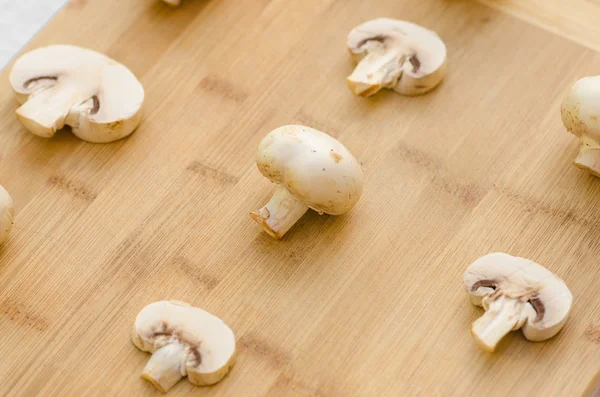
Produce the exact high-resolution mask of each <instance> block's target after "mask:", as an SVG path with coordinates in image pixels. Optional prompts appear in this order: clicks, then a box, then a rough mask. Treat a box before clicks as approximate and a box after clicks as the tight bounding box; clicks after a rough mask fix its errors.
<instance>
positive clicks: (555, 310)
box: [463, 253, 573, 341]
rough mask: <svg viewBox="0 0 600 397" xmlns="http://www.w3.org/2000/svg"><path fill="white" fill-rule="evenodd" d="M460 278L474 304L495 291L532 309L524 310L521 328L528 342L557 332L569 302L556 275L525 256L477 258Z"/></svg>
mask: <svg viewBox="0 0 600 397" xmlns="http://www.w3.org/2000/svg"><path fill="white" fill-rule="evenodd" d="M463 281H464V287H465V289H466V290H467V292H468V293H469V295H470V297H471V302H472V303H473V304H475V305H477V306H482V300H483V298H485V297H486V296H490V295H492V294H493V293H498V291H500V292H501V293H502V294H503V295H505V296H508V297H510V298H514V299H521V300H523V301H524V302H527V303H526V304H527V305H530V306H531V307H532V308H533V309H534V310H528V313H529V316H528V319H527V321H526V322H525V323H524V325H523V328H522V331H523V334H524V335H525V337H526V338H527V339H529V340H532V341H541V340H546V339H548V338H551V337H552V336H554V335H555V334H556V333H557V332H558V331H560V329H561V328H562V326H563V325H564V323H565V321H566V320H567V317H568V315H569V312H570V310H571V305H572V303H573V295H572V294H571V291H570V290H569V288H568V287H567V285H566V284H565V282H564V281H563V280H562V279H560V278H559V277H558V276H556V275H555V274H553V273H552V272H551V271H549V270H548V269H546V268H544V267H543V266H541V265H539V264H537V263H535V262H533V261H531V260H529V259H525V258H519V257H515V256H512V255H508V254H504V253H493V254H488V255H485V256H483V257H481V258H479V259H477V260H476V261H475V262H473V263H472V264H471V265H470V266H469V268H468V269H467V271H466V272H465V273H464V277H463Z"/></svg>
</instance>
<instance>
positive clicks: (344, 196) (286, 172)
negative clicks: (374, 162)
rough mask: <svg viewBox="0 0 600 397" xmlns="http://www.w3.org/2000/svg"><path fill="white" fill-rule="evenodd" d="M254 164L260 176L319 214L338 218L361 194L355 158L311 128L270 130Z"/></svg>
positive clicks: (337, 143) (261, 144) (361, 183)
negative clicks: (281, 187) (282, 186)
mask: <svg viewBox="0 0 600 397" xmlns="http://www.w3.org/2000/svg"><path fill="white" fill-rule="evenodd" d="M256 164H257V166H258V169H259V170H260V172H261V174H263V175H264V176H265V177H267V178H269V179H270V180H271V181H272V182H274V183H277V184H282V185H284V186H286V187H287V188H288V190H289V191H290V193H291V194H292V195H293V196H294V197H295V198H297V199H298V200H301V201H303V202H304V203H306V205H308V206H309V207H310V208H312V209H314V210H315V211H318V212H319V213H323V212H324V213H326V214H329V215H341V214H343V213H345V212H347V211H349V210H350V209H352V207H354V205H355V204H356V202H357V201H358V199H359V198H360V195H361V193H362V188H363V173H362V170H361V168H360V164H359V163H358V162H357V161H356V159H355V158H354V156H352V154H351V153H350V152H349V151H348V149H346V147H345V146H344V145H342V144H341V143H340V142H339V141H337V140H336V139H334V138H332V137H331V136H329V135H327V134H326V133H324V132H321V131H317V130H315V129H313V128H309V127H304V126H301V125H287V126H284V127H280V128H277V129H275V130H273V131H271V132H270V133H269V134H268V135H267V136H266V137H265V138H263V140H262V141H261V143H260V145H259V147H258V152H257V153H256Z"/></svg>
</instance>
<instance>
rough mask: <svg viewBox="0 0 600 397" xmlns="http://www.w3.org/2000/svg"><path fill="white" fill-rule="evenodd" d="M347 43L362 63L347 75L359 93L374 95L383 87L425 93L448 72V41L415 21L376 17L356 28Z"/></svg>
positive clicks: (411, 92)
mask: <svg viewBox="0 0 600 397" xmlns="http://www.w3.org/2000/svg"><path fill="white" fill-rule="evenodd" d="M347 45H348V49H349V50H350V53H351V54H352V56H353V58H354V60H355V61H356V62H357V63H358V66H357V67H356V69H354V72H352V74H351V75H350V76H349V77H348V79H347V83H348V87H350V90H352V92H353V93H354V94H356V95H360V96H371V95H373V94H375V93H377V92H378V91H379V90H381V89H382V88H390V89H393V90H394V91H396V92H398V93H399V94H402V95H421V94H424V93H426V92H428V91H430V90H432V89H433V88H435V87H436V86H437V85H438V84H439V83H440V82H441V81H442V79H443V78H444V75H445V73H446V46H445V45H444V42H443V41H442V40H441V39H440V37H439V36H438V35H437V34H436V33H435V32H432V31H431V30H428V29H425V28H423V27H421V26H419V25H416V24H414V23H411V22H406V21H400V20H396V19H389V18H378V19H373V20H371V21H368V22H365V23H363V24H361V25H359V26H357V27H356V28H354V29H353V30H352V31H351V32H350V34H349V35H348V42H347Z"/></svg>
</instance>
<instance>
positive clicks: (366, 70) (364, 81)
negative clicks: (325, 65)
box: [346, 52, 402, 96]
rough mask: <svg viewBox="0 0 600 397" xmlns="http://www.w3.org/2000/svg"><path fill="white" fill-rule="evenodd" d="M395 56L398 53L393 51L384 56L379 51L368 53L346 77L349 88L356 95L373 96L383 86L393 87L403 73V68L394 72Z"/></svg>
mask: <svg viewBox="0 0 600 397" xmlns="http://www.w3.org/2000/svg"><path fill="white" fill-rule="evenodd" d="M395 58H397V55H396V54H394V53H392V52H388V53H387V54H385V55H383V56H382V55H381V53H379V52H372V53H370V54H368V55H367V56H366V57H364V58H363V59H362V60H361V61H360V62H359V64H358V66H357V67H356V69H354V71H353V72H352V74H351V75H350V76H348V78H347V79H346V82H347V83H348V88H350V90H351V91H352V92H353V93H354V94H356V95H360V96H371V95H375V94H376V93H377V92H379V90H381V89H382V88H391V87H393V86H394V85H396V83H397V81H398V77H399V76H400V74H402V69H398V68H397V69H398V70H397V71H396V72H394V67H395V66H396V63H397V60H396V59H395ZM394 61H396V62H394Z"/></svg>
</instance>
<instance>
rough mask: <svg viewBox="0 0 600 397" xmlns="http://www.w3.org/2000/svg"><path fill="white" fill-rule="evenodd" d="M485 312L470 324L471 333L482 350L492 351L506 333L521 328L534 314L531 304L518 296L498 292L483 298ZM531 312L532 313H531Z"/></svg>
mask: <svg viewBox="0 0 600 397" xmlns="http://www.w3.org/2000/svg"><path fill="white" fill-rule="evenodd" d="M482 302H483V307H484V309H486V311H485V314H484V315H483V316H481V317H480V318H479V319H477V320H476V321H475V322H474V323H473V325H472V326H471V334H472V335H473V337H474V339H475V341H476V342H477V344H478V345H479V346H480V347H481V348H483V349H484V350H487V351H490V352H493V351H494V350H495V349H496V345H497V344H498V342H500V340H501V339H502V338H504V336H505V335H506V334H508V333H509V332H511V331H516V330H517V329H519V328H521V327H522V326H523V324H525V321H527V319H528V318H530V317H531V315H532V314H533V316H535V309H534V308H533V306H532V305H531V304H530V303H529V302H527V301H523V300H522V299H520V298H511V297H509V296H506V295H502V294H498V295H491V296H486V297H485V298H483V301H482ZM532 312H533V313H532Z"/></svg>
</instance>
